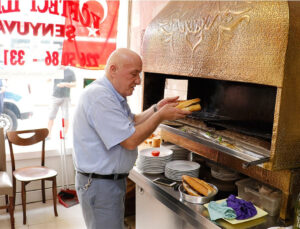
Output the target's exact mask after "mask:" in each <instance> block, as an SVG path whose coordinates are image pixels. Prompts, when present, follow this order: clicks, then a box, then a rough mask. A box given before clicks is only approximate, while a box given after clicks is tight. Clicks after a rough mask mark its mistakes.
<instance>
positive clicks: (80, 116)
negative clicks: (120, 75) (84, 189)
mask: <svg viewBox="0 0 300 229" xmlns="http://www.w3.org/2000/svg"><path fill="white" fill-rule="evenodd" d="M134 132H135V127H134V115H133V114H132V113H131V111H130V108H129V106H128V104H127V101H126V99H125V98H124V97H122V96H121V95H120V94H119V93H118V92H117V91H116V90H115V89H114V87H113V85H112V84H111V82H110V81H109V80H108V79H107V78H106V76H103V77H101V78H99V79H97V80H95V81H94V82H93V83H92V84H90V85H89V86H88V87H86V88H85V89H84V91H83V94H82V95H81V96H80V99H79V101H78V105H77V108H76V110H75V115H74V123H73V146H74V155H73V158H74V163H75V167H76V170H77V171H81V172H85V173H97V174H114V173H128V172H129V171H130V169H132V167H133V165H134V163H135V160H136V157H137V149H135V150H127V149H125V148H124V147H122V146H121V145H120V144H119V143H121V142H122V141H124V140H125V139H127V138H129V137H130V136H131V135H132V134H133V133H134Z"/></svg>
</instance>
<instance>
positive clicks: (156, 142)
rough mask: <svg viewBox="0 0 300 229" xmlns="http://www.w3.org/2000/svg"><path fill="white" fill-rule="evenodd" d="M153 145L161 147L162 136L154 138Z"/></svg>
mask: <svg viewBox="0 0 300 229" xmlns="http://www.w3.org/2000/svg"><path fill="white" fill-rule="evenodd" d="M152 147H160V138H153V139H152Z"/></svg>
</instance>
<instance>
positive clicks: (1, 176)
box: [0, 172, 13, 196]
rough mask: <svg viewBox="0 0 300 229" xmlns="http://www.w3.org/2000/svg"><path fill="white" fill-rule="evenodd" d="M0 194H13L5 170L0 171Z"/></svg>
mask: <svg viewBox="0 0 300 229" xmlns="http://www.w3.org/2000/svg"><path fill="white" fill-rule="evenodd" d="M0 195H9V196H13V186H12V183H11V180H10V178H9V176H8V174H7V172H0Z"/></svg>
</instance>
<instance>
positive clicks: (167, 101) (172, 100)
mask: <svg viewBox="0 0 300 229" xmlns="http://www.w3.org/2000/svg"><path fill="white" fill-rule="evenodd" d="M178 98H179V96H175V97H170V98H165V99H162V100H160V101H159V102H158V103H157V110H160V109H161V108H162V107H163V106H164V105H166V104H171V103H176V104H175V106H176V105H178Z"/></svg>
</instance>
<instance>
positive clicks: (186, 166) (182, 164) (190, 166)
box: [166, 160, 200, 171]
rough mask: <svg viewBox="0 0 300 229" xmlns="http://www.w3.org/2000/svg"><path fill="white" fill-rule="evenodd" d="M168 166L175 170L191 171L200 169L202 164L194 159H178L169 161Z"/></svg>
mask: <svg viewBox="0 0 300 229" xmlns="http://www.w3.org/2000/svg"><path fill="white" fill-rule="evenodd" d="M166 168H168V169H171V170H174V171H191V170H197V169H199V168H200V164H198V163H197V162H193V161H184V160H177V161H170V162H168V163H167V164H166Z"/></svg>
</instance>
